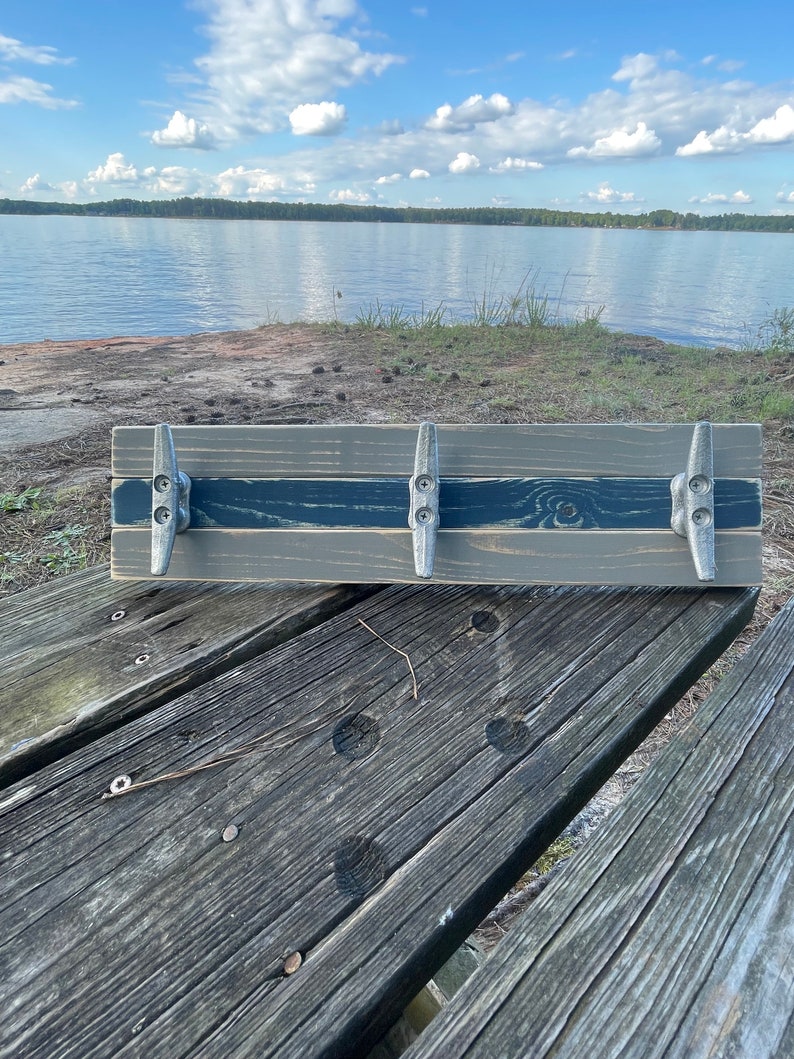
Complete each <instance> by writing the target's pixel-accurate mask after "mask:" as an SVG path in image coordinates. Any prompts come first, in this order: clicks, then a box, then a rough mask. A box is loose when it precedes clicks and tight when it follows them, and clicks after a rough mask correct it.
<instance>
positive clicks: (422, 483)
mask: <svg viewBox="0 0 794 1059" xmlns="http://www.w3.org/2000/svg"><path fill="white" fill-rule="evenodd" d="M414 485H415V486H416V488H417V489H418V490H419V492H420V493H429V492H430V490H431V489H432V488H433V486H434V485H435V482H434V481H433V479H432V478H431V477H430V475H429V474H422V475H420V476H419V477H418V478H416V479H415V480H414Z"/></svg>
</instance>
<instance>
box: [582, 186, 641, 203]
mask: <svg viewBox="0 0 794 1059" xmlns="http://www.w3.org/2000/svg"><path fill="white" fill-rule="evenodd" d="M580 198H582V199H583V200H584V201H586V202H597V203H598V204H599V205H601V206H609V205H611V204H613V203H615V202H643V201H644V200H643V199H640V198H637V196H636V195H635V194H634V192H633V191H615V189H614V188H613V187H610V185H609V184H608V183H603V184H599V185H598V190H597V191H586V192H585V193H584V194H583V195H581V196H580Z"/></svg>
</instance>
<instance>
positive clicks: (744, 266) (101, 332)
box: [0, 216, 794, 346]
mask: <svg viewBox="0 0 794 1059" xmlns="http://www.w3.org/2000/svg"><path fill="white" fill-rule="evenodd" d="M528 276H529V277H530V279H531V280H532V282H533V283H534V287H535V290H536V291H537V292H538V293H545V294H548V295H549V303H550V306H551V308H552V310H553V311H554V312H555V313H556V314H558V316H559V318H561V319H563V320H567V319H571V318H574V317H576V316H579V317H581V316H582V315H583V314H584V313H585V311H586V310H587V309H589V310H590V311H594V310H597V309H598V308H599V307H600V306H603V307H604V309H603V313H602V316H601V319H602V322H603V323H605V324H607V325H608V326H610V327H613V328H616V329H620V330H625V331H633V332H637V333H640V334H650V335H656V336H658V337H659V338H663V339H666V340H669V341H674V342H682V343H695V344H701V345H715V344H725V345H733V346H735V345H740V344H741V343H742V342H744V341H746V340H748V338H751V337H752V336H753V335H754V334H755V331H756V329H757V328H758V326H759V325H760V324H761V323H762V322H763V321H764V320H765V319H767V318H768V317H769V316H770V315H771V313H772V311H773V310H774V309H776V308H783V307H786V306H794V236H791V235H766V234H755V233H744V232H659V231H620V230H605V229H580V228H570V229H569V228H563V229H557V228H518V227H516V228H497V227H474V226H464V225H420V224H415V225H414V224H358V223H348V224H344V223H341V224H340V223H322V222H305V221H211V220H195V221H194V220H160V219H157V220H155V219H151V220H150V219H138V218H121V217H27V216H0V342H2V343H9V342H26V341H38V340H41V339H45V338H52V339H70V338H103V337H109V336H111V335H166V334H191V333H194V332H199V331H223V330H235V329H238V328H249V327H256V326H258V325H260V324H263V323H268V322H274V321H276V320H280V321H281V322H283V323H289V322H292V321H294V320H313V321H322V320H332V319H334V318H335V317H336V318H338V319H339V320H342V321H352V320H354V319H355V317H356V314H357V313H358V312H359V311H362V310H363V311H364V312H366V311H367V310H368V309H369V307H370V306H371V305H373V304H374V303H375V302H376V300H379V301H380V303H381V305H382V306H384V307H388V306H392V305H395V306H401V307H404V309H405V311H406V312H408V313H412V312H419V311H421V309H422V306H424V308H425V309H426V310H428V309H433V308H435V307H436V306H438V305H439V304H440V303H442V302H443V304H444V305H446V306H447V307H448V308H449V309H450V310H451V312H452V313H453V314H454V315H455V316H456V317H457V318H460V319H466V318H470V317H471V316H472V314H473V305H474V303H475V302H477V301H482V299H483V297H485V299H486V301H489V302H493V301H497V300H498V298H499V297H500V296H505V297H509V296H510V295H511V294H513V293H514V292H515V291H516V290H518V288H519V287H520V285H521V283H522V281H524V280H525V279H526V277H528ZM337 292H341V295H342V296H341V298H340V297H337Z"/></svg>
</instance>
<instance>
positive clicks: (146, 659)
mask: <svg viewBox="0 0 794 1059" xmlns="http://www.w3.org/2000/svg"><path fill="white" fill-rule="evenodd" d="M370 591H372V590H370V589H367V588H366V587H365V586H360V587H359V588H352V587H350V586H347V587H346V586H333V587H332V586H322V587H321V586H317V585H306V586H305V587H303V588H298V587H297V586H294V585H293V586H288V585H283V584H272V585H268V586H259V587H257V586H253V585H248V586H244V585H206V584H183V585H174V584H168V585H166V584H162V583H161V582H159V581H154V580H152V579H151V578H150V579H149V580H147V581H143V582H139V583H134V584H132V583H131V584H127V585H121V584H119V583H118V582H112V581H111V580H110V576H109V570H108V567H107V566H101V567H97V568H95V569H92V570H85V571H82V572H80V573H76V574H72V575H70V576H68V577H63V578H59V579H58V580H57V581H55V582H53V583H50V584H46V585H42V586H40V587H39V588H36V589H32V590H30V591H28V592H23V593H19V594H18V595H14V596H10V597H8V598H7V599H5V600H4V601H3V602H2V603H0V628H2V630H3V632H2V642H1V643H0V658H1V659H2V668H3V680H2V684H0V786H2V785H3V784H4V783H8V782H9V781H10V780H11V779H13V778H16V777H18V776H20V775H23V774H24V773H25V771H30V770H31V769H32V768H34V767H36V765H37V764H40V763H41V762H42V760H47V759H50V760H51V759H52V757H53V756H55V755H60V754H62V753H64V752H65V747H67V746H73V745H75V744H76V743H77V742H79V741H85V740H86V739H89V738H91V737H93V736H96V734H97V733H98V732H101V731H107V730H108V729H109V728H112V727H114V726H116V725H118V724H120V723H122V722H123V721H125V720H129V719H130V718H131V717H134V716H136V715H137V714H139V713H141V712H143V711H145V710H150V709H153V708H154V707H155V706H156V705H158V704H159V703H161V702H164V701H166V700H167V699H169V698H172V697H173V696H174V695H176V694H178V693H179V692H181V691H185V690H187V689H188V688H191V687H196V686H198V685H199V684H201V683H203V682H204V681H206V680H209V679H210V678H211V677H213V676H215V675H216V674H217V673H220V672H223V671H224V670H227V669H232V668H233V667H234V666H236V665H239V664H240V662H243V661H245V660H246V659H248V658H252V657H254V656H255V655H256V654H259V653H261V652H263V651H266V650H268V649H269V648H270V647H273V646H274V645H276V644H279V643H282V642H283V641H284V640H286V639H289V638H290V637H291V636H294V635H296V634H297V633H299V632H301V631H302V630H304V629H307V628H310V627H311V626H313V625H317V624H318V623H319V622H321V621H323V620H324V619H325V618H327V617H328V616H329V615H331V614H334V613H336V612H337V611H338V610H341V609H343V608H344V607H346V606H349V605H350V604H351V603H352V602H353V601H355V600H356V599H360V598H362V596H366V595H368V594H369V592H370Z"/></svg>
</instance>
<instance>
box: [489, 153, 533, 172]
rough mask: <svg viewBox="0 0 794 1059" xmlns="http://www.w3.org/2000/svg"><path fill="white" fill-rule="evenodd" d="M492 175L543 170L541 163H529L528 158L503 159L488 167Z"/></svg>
mask: <svg viewBox="0 0 794 1059" xmlns="http://www.w3.org/2000/svg"><path fill="white" fill-rule="evenodd" d="M490 169H491V172H492V173H509V172H511V171H512V172H523V171H525V170H528V169H543V165H542V163H541V162H531V161H530V160H529V159H528V158H511V157H509V156H508V157H507V158H503V159H502V161H501V162H497V163H496V165H492V166H491V167H490Z"/></svg>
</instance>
